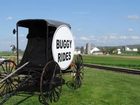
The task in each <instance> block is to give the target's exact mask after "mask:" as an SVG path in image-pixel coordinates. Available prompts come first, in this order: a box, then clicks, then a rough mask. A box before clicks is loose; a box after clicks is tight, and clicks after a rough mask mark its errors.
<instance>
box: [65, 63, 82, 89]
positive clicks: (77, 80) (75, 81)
mask: <svg viewBox="0 0 140 105" xmlns="http://www.w3.org/2000/svg"><path fill="white" fill-rule="evenodd" d="M71 70H72V74H71V75H72V81H68V82H67V83H66V85H67V86H68V87H69V88H71V89H74V90H75V89H78V88H80V87H81V85H82V79H83V76H84V73H83V72H82V71H81V70H79V69H77V66H76V65H75V64H74V63H73V64H72V67H71Z"/></svg>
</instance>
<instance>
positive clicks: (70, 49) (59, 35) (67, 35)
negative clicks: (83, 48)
mask: <svg viewBox="0 0 140 105" xmlns="http://www.w3.org/2000/svg"><path fill="white" fill-rule="evenodd" d="M74 47H75V46H74V39H73V36H72V33H71V30H70V28H69V27H68V26H66V25H61V26H59V27H58V28H57V29H56V31H55V33H54V36H53V40H52V54H53V59H54V61H56V62H57V63H58V64H59V66H60V68H61V69H62V70H66V69H67V68H68V67H69V65H70V64H71V62H72V60H73V56H74Z"/></svg>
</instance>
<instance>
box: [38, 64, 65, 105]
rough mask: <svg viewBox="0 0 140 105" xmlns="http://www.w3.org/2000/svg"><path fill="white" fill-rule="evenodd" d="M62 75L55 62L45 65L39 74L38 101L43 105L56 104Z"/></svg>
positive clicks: (60, 88)
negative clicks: (39, 94)
mask: <svg viewBox="0 0 140 105" xmlns="http://www.w3.org/2000/svg"><path fill="white" fill-rule="evenodd" d="M62 80H63V79H62V73H61V69H60V67H59V65H58V64H57V63H56V62H55V61H50V62H48V63H47V64H46V66H45V67H44V69H43V72H42V74H41V79H40V93H41V96H40V97H39V101H40V102H41V103H43V104H45V105H47V104H48V103H50V102H51V103H52V102H57V101H58V100H59V97H60V93H61V90H62V82H63V81H62Z"/></svg>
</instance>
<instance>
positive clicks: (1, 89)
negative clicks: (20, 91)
mask: <svg viewBox="0 0 140 105" xmlns="http://www.w3.org/2000/svg"><path fill="white" fill-rule="evenodd" d="M15 67H16V64H15V63H14V62H13V61H11V60H4V61H3V62H1V64H0V81H2V80H3V79H4V78H5V77H7V76H8V75H9V74H11V73H12V72H13V71H14V70H15ZM18 79H19V78H18V76H16V74H15V75H13V76H11V77H9V78H7V79H6V80H4V81H2V82H1V83H0V96H3V95H6V94H8V93H10V92H12V91H14V90H15V89H17V85H18Z"/></svg>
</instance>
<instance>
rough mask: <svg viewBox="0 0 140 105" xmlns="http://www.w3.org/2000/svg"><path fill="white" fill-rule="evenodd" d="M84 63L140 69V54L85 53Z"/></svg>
mask: <svg viewBox="0 0 140 105" xmlns="http://www.w3.org/2000/svg"><path fill="white" fill-rule="evenodd" d="M83 59H84V63H91V64H101V65H109V66H119V67H126V68H133V69H140V56H110V55H99V56H98V55H97V56H93V55H84V56H83Z"/></svg>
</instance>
